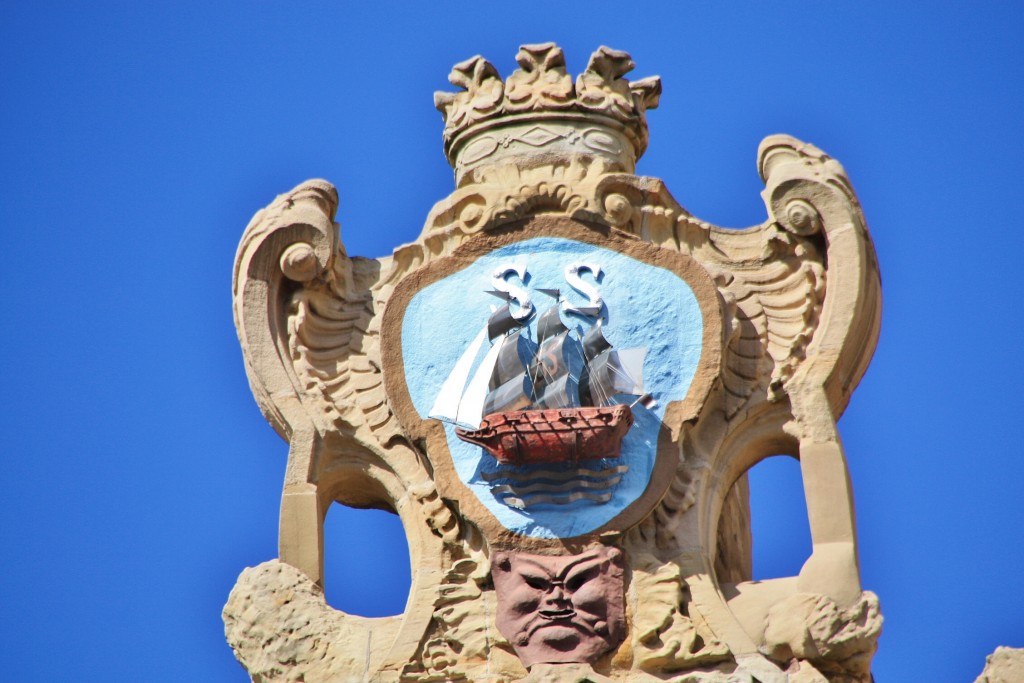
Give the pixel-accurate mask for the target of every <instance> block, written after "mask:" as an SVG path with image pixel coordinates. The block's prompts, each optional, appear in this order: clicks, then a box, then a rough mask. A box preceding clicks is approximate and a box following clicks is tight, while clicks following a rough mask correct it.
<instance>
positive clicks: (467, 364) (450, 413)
mask: <svg viewBox="0 0 1024 683" xmlns="http://www.w3.org/2000/svg"><path fill="white" fill-rule="evenodd" d="M486 337H487V327H486V326H485V327H484V329H482V330H480V334H478V335H477V336H476V339H474V340H473V341H472V342H471V343H470V345H469V346H468V347H467V348H466V350H465V351H464V352H463V353H462V356H461V357H460V358H459V360H458V362H457V363H456V364H455V368H454V369H453V370H452V372H451V374H450V375H448V378H447V379H446V380H445V381H444V384H442V385H441V391H439V392H438V394H437V398H436V399H434V406H433V407H432V408H431V409H430V412H429V413H427V416H428V417H432V418H435V419H438V420H443V421H444V422H458V417H459V404H460V403H461V402H462V392H463V390H464V389H465V388H466V382H467V381H469V372H470V370H472V369H473V361H475V360H476V357H477V354H478V353H480V347H481V346H483V343H484V339H485V338H486ZM478 423H479V421H478ZM476 426H477V425H473V427H474V428H475V427H476Z"/></svg>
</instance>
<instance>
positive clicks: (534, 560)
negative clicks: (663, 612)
mask: <svg viewBox="0 0 1024 683" xmlns="http://www.w3.org/2000/svg"><path fill="white" fill-rule="evenodd" d="M492 575H493V577H494V589H495V591H496V592H497V598H498V614H497V624H498V630H499V631H501V634H502V635H503V636H505V638H506V639H508V641H509V642H511V643H512V647H513V648H515V651H516V654H517V655H519V659H520V660H522V662H523V664H525V665H526V666H528V667H529V666H533V665H534V664H538V663H543V664H553V663H560V662H587V663H592V662H593V661H594V660H596V659H597V658H598V657H599V656H600V655H601V654H603V653H604V652H607V651H608V650H610V649H611V648H613V647H615V646H616V645H618V644H619V642H620V641H621V640H622V638H623V636H624V635H625V626H626V623H625V608H624V603H623V600H624V598H623V585H622V553H621V551H619V550H616V549H614V548H601V549H598V550H593V551H590V552H587V553H583V554H582V555H569V556H554V557H551V556H544V555H528V554H525V553H498V554H497V555H496V556H495V557H494V560H493V569H492Z"/></svg>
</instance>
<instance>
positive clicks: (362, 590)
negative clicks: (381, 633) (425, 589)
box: [324, 501, 412, 617]
mask: <svg viewBox="0 0 1024 683" xmlns="http://www.w3.org/2000/svg"><path fill="white" fill-rule="evenodd" d="M375 507H377V509H373V508H369V507H362V508H360V507H350V506H348V505H345V504H343V503H341V502H338V501H335V502H334V503H332V504H331V506H330V507H329V508H328V509H327V515H326V517H325V519H324V597H325V598H326V600H327V603H328V604H329V605H330V606H331V607H333V608H335V609H338V610H341V611H343V612H346V613H348V614H355V615H358V616H362V617H389V616H397V615H401V614H402V613H403V612H404V610H405V605H406V602H407V600H408V597H409V591H410V589H411V587H412V572H411V568H410V554H409V544H408V542H407V540H406V536H405V530H404V528H403V526H402V521H401V519H400V518H399V516H398V515H397V514H396V513H395V511H394V510H390V509H387V508H384V507H383V506H375Z"/></svg>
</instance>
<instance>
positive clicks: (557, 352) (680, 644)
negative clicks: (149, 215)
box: [224, 43, 881, 683]
mask: <svg viewBox="0 0 1024 683" xmlns="http://www.w3.org/2000/svg"><path fill="white" fill-rule="evenodd" d="M517 62H518V64H519V69H518V70H517V71H515V72H514V73H513V74H511V75H510V76H508V77H507V78H505V79H503V78H502V77H501V76H500V74H499V73H498V72H497V70H496V69H495V68H494V66H493V65H491V64H490V63H488V62H487V61H486V60H484V59H483V58H481V57H475V58H473V59H470V60H467V61H466V62H462V63H460V64H458V65H456V67H455V68H454V70H453V71H452V74H451V77H450V78H451V81H452V83H453V84H454V85H455V86H457V87H458V88H459V90H458V91H457V92H455V93H440V94H438V95H437V97H436V103H437V106H438V108H439V109H440V110H441V111H442V115H443V116H444V119H445V128H444V133H443V142H444V151H445V154H446V155H447V157H448V159H449V160H450V162H451V164H452V167H453V169H454V171H455V183H456V185H455V189H454V190H453V192H452V193H451V194H450V195H449V196H448V197H446V198H444V199H442V200H441V201H439V202H438V203H437V205H435V207H434V208H433V209H432V210H431V212H430V213H429V214H428V216H427V218H426V221H425V224H424V227H423V230H422V232H421V234H420V236H419V238H418V239H417V240H416V241H415V242H413V243H411V244H407V245H403V246H400V247H398V248H397V249H396V250H395V251H394V253H393V254H391V255H390V256H385V257H382V258H377V259H367V258H361V257H350V256H349V255H348V254H347V253H346V251H345V248H344V245H343V244H342V242H341V240H340V236H339V228H338V225H337V224H336V223H335V222H334V218H335V213H336V210H337V206H338V195H337V192H336V190H335V189H334V187H333V186H332V185H330V184H329V183H327V182H325V181H320V180H315V181H309V182H307V183H303V184H302V185H300V186H299V187H297V188H295V189H294V190H292V191H291V192H289V193H286V194H284V195H281V196H280V197H278V198H277V199H276V200H275V201H274V202H272V203H271V204H270V205H269V206H268V207H267V208H265V209H263V210H262V211H260V212H258V213H257V214H256V216H255V217H254V218H253V220H252V221H251V223H250V224H249V227H248V228H247V229H246V231H245V233H244V235H243V238H242V242H241V244H240V246H239V250H238V255H237V258H236V262H235V275H234V312H235V322H236V326H237V329H238V334H239V339H240V342H241V345H242V349H243V352H244V358H245V364H246V370H247V373H248V376H249V380H250V384H251V387H252V391H253V395H254V396H255V398H256V400H257V403H258V404H259V406H260V409H261V410H262V411H263V414H264V416H265V417H266V418H267V420H268V421H269V422H270V424H271V425H272V426H273V427H274V428H275V429H276V430H277V432H278V433H279V434H280V435H281V437H282V438H283V439H285V440H286V441H287V442H288V444H289V453H288V465H287V468H286V472H285V480H284V486H283V491H282V500H281V517H280V527H279V539H280V540H279V558H278V559H275V560H271V561H269V562H265V563H263V564H261V565H259V566H257V567H254V568H251V569H247V570H246V571H245V572H243V574H242V576H241V577H240V578H239V581H238V583H237V584H236V586H235V588H234V590H233V591H232V594H231V596H230V598H229V600H228V604H227V605H226V606H225V608H224V620H225V632H226V635H227V638H228V642H229V643H230V644H231V647H232V648H233V649H234V651H235V654H236V656H237V657H238V659H239V661H240V662H241V663H242V664H243V666H245V667H246V669H247V670H248V671H249V673H250V675H251V676H252V678H253V680H254V681H262V682H265V683H269V682H270V681H300V680H301V681H305V682H306V683H329V682H334V681H375V682H382V683H383V682H389V683H395V682H402V683H412V682H432V681H437V682H440V681H488V682H494V683H511V682H512V681H559V682H563V681H595V682H606V681H675V682H677V683H682V682H687V683H696V682H700V683H725V682H731V683H736V682H746V683H753V682H754V681H759V682H760V683H782V682H783V681H792V682H794V683H797V682H809V681H818V682H821V681H832V682H833V683H836V682H839V681H842V682H843V683H869V681H870V676H871V675H870V660H871V656H872V654H873V653H874V650H875V647H876V642H877V638H878V636H879V633H880V630H881V616H880V613H879V608H878V601H877V598H876V597H875V596H874V595H873V594H871V593H870V592H865V591H863V589H862V587H861V583H860V575H859V569H858V564H857V545H856V531H855V527H854V516H853V502H852V493H851V487H850V483H849V477H848V470H847V465H846V456H845V453H844V451H843V447H842V442H841V440H840V437H839V433H838V431H837V429H836V420H837V419H838V417H839V416H840V415H841V414H842V412H843V410H844V408H845V406H846V404H847V402H848V401H849V399H850V395H851V393H852V391H853V390H854V388H855V387H856V386H857V383H858V382H859V380H860V378H861V377H862V376H863V374H864V372H865V371H866V369H867V365H868V362H869V360H870V357H871V354H872V352H873V350H874V347H875V343H876V342H877V338H878V326H879V319H880V306H881V297H880V285H879V274H878V267H877V264H876V261H875V256H874V250H873V247H872V245H871V241H870V238H869V236H868V232H867V227H866V224H865V220H864V217H863V214H862V212H861V209H860V205H859V202H858V200H857V197H856V195H855V193H854V191H853V188H852V185H851V184H850V182H849V179H848V178H847V176H846V173H845V171H844V170H843V168H842V166H841V165H840V164H839V163H838V162H837V161H835V160H834V159H831V158H830V157H829V156H828V155H826V154H825V153H824V152H822V151H821V150H819V149H817V148H816V147H814V146H812V145H809V144H807V143H803V142H800V141H799V140H795V139H794V138H791V137H788V136H783V135H773V136H770V137H768V138H766V139H765V140H764V141H763V142H762V143H761V146H760V148H759V150H758V158H757V163H758V170H759V172H760V174H761V177H762V179H763V180H764V182H765V189H764V192H763V193H762V195H763V197H764V200H765V205H766V207H767V211H768V218H767V220H766V221H765V222H764V223H762V224H760V225H757V226H753V227H750V228H747V229H743V230H730V229H723V228H720V227H717V226H714V225H710V224H708V223H706V222H703V221H701V220H699V219H698V218H696V217H694V216H692V215H691V214H690V213H688V212H687V211H686V210H685V209H684V208H683V207H682V206H681V205H680V204H678V203H677V202H676V201H675V199H674V198H673V197H672V195H671V194H670V193H669V192H668V190H667V189H666V188H665V186H664V184H663V183H662V182H661V181H660V180H658V179H656V178H650V177H640V176H637V175H635V173H634V171H635V164H636V160H637V159H638V158H639V156H640V155H641V154H642V153H643V151H644V150H645V149H646V146H647V141H648V130H647V122H646V113H647V111H648V110H649V109H653V108H654V107H656V106H657V104H658V98H659V95H660V92H661V86H660V82H659V81H658V80H657V79H656V78H655V79H643V80H639V81H628V80H626V78H625V76H626V74H627V73H629V72H630V70H631V69H632V68H633V63H632V60H631V59H630V58H629V56H628V55H627V54H625V53H623V52H619V51H616V50H611V49H608V48H600V49H599V50H598V51H597V52H595V53H594V55H593V56H592V57H591V59H590V62H589V64H588V66H587V68H586V70H585V71H584V72H583V73H582V74H579V75H577V76H576V77H575V78H574V77H573V76H572V75H571V74H568V73H567V71H566V68H565V59H564V55H563V53H562V51H561V50H560V49H559V48H558V47H557V46H555V45H554V44H551V43H546V44H541V45H528V46H524V47H523V48H522V49H521V50H520V52H519V55H518V56H517ZM775 455H789V456H792V457H795V458H797V459H798V460H799V461H800V468H801V474H802V477H803V484H804V491H805V497H806V504H807V510H808V519H809V523H810V528H811V536H812V546H813V549H812V553H811V555H810V557H808V558H806V562H804V564H803V568H802V569H801V571H800V573H799V575H798V576H795V577H789V578H783V579H773V580H768V581H752V580H751V552H750V548H751V539H750V525H749V514H750V511H749V501H748V497H747V486H746V472H747V471H748V470H749V469H750V468H751V467H753V466H754V465H756V464H757V463H758V462H760V461H761V460H762V459H764V458H766V457H769V456H775ZM335 503H339V504H342V505H348V506H352V507H375V508H380V509H387V510H391V511H394V512H395V513H396V514H397V515H398V516H399V518H400V519H401V522H402V525H403V528H404V529H405V532H406V535H407V537H408V540H409V551H410V563H411V566H412V567H413V572H412V586H411V589H410V594H409V598H408V601H407V605H406V608H405V611H404V612H403V613H402V614H400V615H396V616H392V617H383V618H373V619H371V618H365V617H360V616H356V615H350V614H346V613H344V612H342V611H339V610H336V609H334V608H332V607H331V606H330V605H328V604H327V603H326V602H325V600H324V598H323V592H322V586H323V543H324V540H323V522H324V518H325V516H326V514H327V511H328V509H329V507H330V506H331V505H333V504H335ZM353 557H354V558H358V552H355V551H353ZM368 589H369V590H372V587H369V588H368Z"/></svg>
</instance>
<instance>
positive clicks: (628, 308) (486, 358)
mask: <svg viewBox="0 0 1024 683" xmlns="http://www.w3.org/2000/svg"><path fill="white" fill-rule="evenodd" d="M563 223H564V224H559V225H558V226H557V227H556V228H554V229H558V230H562V231H564V232H565V233H567V234H572V235H574V236H572V237H564V236H561V235H544V234H535V235H531V236H526V237H524V238H523V239H518V240H517V239H510V236H509V235H495V236H493V237H490V236H479V237H478V238H474V239H477V240H478V241H477V242H475V243H473V242H471V243H469V245H467V248H466V249H465V250H464V253H456V254H453V255H452V256H450V257H444V258H441V259H438V260H437V261H434V262H433V263H432V264H430V265H428V266H426V268H425V270H424V271H423V276H422V277H420V278H416V279H411V278H410V279H407V280H405V281H403V282H402V283H400V285H399V287H398V288H397V289H396V294H394V295H393V298H392V302H391V303H390V304H389V308H388V309H386V310H385V318H386V319H390V320H391V321H392V323H390V324H389V325H388V326H387V327H383V328H382V340H383V341H382V346H383V347H384V349H385V351H386V357H387V358H390V359H391V360H390V361H389V362H390V363H392V365H390V366H389V367H390V368H391V374H390V375H389V374H387V373H386V374H385V380H386V381H390V382H392V386H394V387H395V388H394V389H393V390H392V391H393V393H394V397H395V398H394V400H395V407H396V410H397V412H398V414H399V415H400V419H403V420H406V421H407V422H408V424H409V427H410V431H411V433H413V434H415V435H416V437H417V438H420V439H422V443H423V445H424V447H425V448H426V449H427V452H428V456H429V457H430V459H431V461H432V463H433V466H434V468H435V473H436V476H437V481H438V487H439V490H440V491H441V493H442V495H443V496H444V497H446V498H447V499H449V500H453V501H458V502H460V503H463V505H462V507H461V508H460V509H461V510H462V511H463V512H464V513H465V514H467V515H470V516H471V518H472V519H473V520H474V522H475V523H477V524H480V525H482V526H483V527H485V528H493V525H497V527H498V528H501V529H503V530H504V531H505V532H508V533H509V534H510V535H511V536H522V537H524V538H532V539H555V538H562V539H565V538H576V537H580V536H582V535H586V534H590V533H592V532H594V531H596V530H598V529H601V528H609V527H608V525H609V524H618V523H620V522H623V520H638V517H639V516H640V515H642V514H644V510H646V509H648V508H647V507H646V506H648V505H651V504H653V503H652V501H656V500H657V499H658V497H659V495H660V493H659V492H663V491H664V489H665V487H666V486H667V482H668V481H669V479H668V478H666V476H665V473H667V472H671V471H674V467H675V465H674V463H676V462H677V461H678V458H679V457H680V455H679V450H678V448H677V447H675V446H674V445H673V444H672V442H671V440H670V433H669V432H668V431H667V429H666V427H667V425H666V424H665V422H664V420H665V416H666V414H668V411H669V410H671V411H673V413H672V414H673V415H678V414H681V409H683V405H684V404H683V402H684V400H685V399H686V397H687V394H688V392H689V390H690V388H691V384H692V383H693V381H694V379H695V378H696V377H697V372H698V368H699V367H702V366H701V363H702V362H703V361H702V359H704V358H705V356H704V355H703V351H702V350H703V348H704V341H705V336H707V334H708V323H707V322H705V319H710V320H713V321H714V320H717V318H709V316H710V315H717V312H716V310H715V309H714V308H713V306H714V305H716V304H717V300H716V299H708V302H710V303H707V304H705V303H703V300H699V299H698V297H697V295H696V293H695V289H694V287H693V286H692V285H691V284H690V279H689V278H690V277H695V278H700V277H706V276H704V275H703V273H702V272H701V271H696V270H695V269H690V266H689V262H688V261H687V260H686V257H684V256H681V255H676V254H673V253H671V252H666V251H665V250H662V249H660V248H658V247H654V246H651V245H647V244H644V243H642V242H639V241H635V240H626V239H619V238H618V237H616V236H615V235H602V236H595V235H593V234H592V233H591V232H590V231H589V230H585V229H580V230H577V229H576V228H577V226H575V225H574V224H571V223H569V222H563ZM576 236H578V238H576ZM488 242H490V243H491V244H493V247H492V248H488V246H489V244H488ZM468 247H472V248H468ZM691 270H692V271H693V272H691ZM406 283H408V284H406ZM701 286H702V287H704V288H706V289H707V290H708V291H712V290H711V288H710V287H709V286H708V285H707V284H706V283H703V282H702V284H701ZM705 305H706V306H707V311H706V312H705V310H704V308H703V307H704V306H705ZM389 316H390V317H389ZM395 322H397V324H394V323H395ZM712 324H713V323H712ZM394 329H398V330H400V332H401V335H400V337H399V338H398V341H399V343H398V344H394V343H393V342H394V340H395V337H394V336H391V337H387V335H388V334H393V330H394ZM709 338H717V337H709ZM389 340H390V341H389ZM395 351H398V352H399V353H400V354H401V355H400V357H399V358H397V359H396V358H395V356H394V355H390V356H388V355H387V354H393V353H394V352H395ZM708 358H712V359H713V358H714V356H708ZM703 374H705V375H708V376H710V373H707V372H705V373H703ZM389 377H390V380H389V379H388V378H389ZM399 383H400V387H399ZM405 396H407V397H408V403H406V399H405ZM654 398H656V399H657V401H655V400H654ZM623 523H624V522H623ZM630 523H632V522H630Z"/></svg>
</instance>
